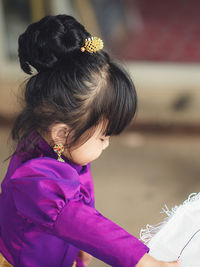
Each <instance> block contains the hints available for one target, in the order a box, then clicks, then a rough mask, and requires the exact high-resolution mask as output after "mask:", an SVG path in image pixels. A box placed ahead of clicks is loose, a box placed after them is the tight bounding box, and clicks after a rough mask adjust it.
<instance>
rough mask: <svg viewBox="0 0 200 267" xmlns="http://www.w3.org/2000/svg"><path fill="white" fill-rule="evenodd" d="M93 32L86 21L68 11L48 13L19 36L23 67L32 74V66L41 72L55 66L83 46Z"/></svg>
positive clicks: (19, 53)
mask: <svg viewBox="0 0 200 267" xmlns="http://www.w3.org/2000/svg"><path fill="white" fill-rule="evenodd" d="M88 37H90V34H89V33H88V32H87V31H86V30H85V28H84V27H83V25H81V24H80V23H79V22H78V21H76V20H75V19H74V18H73V17H71V16H67V15H58V16H46V17H44V18H43V19H41V20H40V21H38V22H35V23H32V24H30V25H29V26H28V28H27V29H26V31H25V32H24V33H23V34H22V35H20V36H19V40H18V41H19V50H18V55H19V60H20V65H21V68H22V69H23V71H24V72H26V73H27V74H31V73H32V72H31V66H32V67H34V68H35V69H36V70H37V71H38V72H40V71H44V70H47V69H50V68H52V67H54V66H55V65H56V64H57V63H58V62H59V60H61V59H63V58H64V57H67V56H69V55H71V54H72V53H73V52H74V51H80V48H81V46H82V44H83V42H84V40H85V39H86V38H88Z"/></svg>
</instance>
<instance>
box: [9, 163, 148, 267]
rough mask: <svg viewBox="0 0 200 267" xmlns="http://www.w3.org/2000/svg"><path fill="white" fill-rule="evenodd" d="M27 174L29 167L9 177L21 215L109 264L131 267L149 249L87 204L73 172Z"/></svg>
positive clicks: (86, 194)
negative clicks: (65, 175)
mask: <svg viewBox="0 0 200 267" xmlns="http://www.w3.org/2000/svg"><path fill="white" fill-rule="evenodd" d="M42 167H43V170H44V165H43V166H42ZM54 171H55V170H54ZM27 173H29V174H30V168H28V169H27V170H26V169H24V168H23V177H19V176H18V175H19V173H18V174H15V176H13V177H12V179H11V190H12V194H13V199H14V202H15V206H16V209H17V211H18V213H19V214H21V216H23V217H26V218H28V219H29V220H31V221H33V222H35V223H36V224H38V225H40V226H42V227H44V228H43V229H44V230H45V229H46V231H47V232H49V233H50V234H52V235H56V236H57V237H59V238H61V239H63V240H66V242H69V243H71V244H73V245H75V246H76V247H78V248H79V249H81V250H84V251H86V252H88V253H89V254H91V255H93V256H94V257H96V258H98V259H100V260H102V261H104V262H105V263H107V264H110V265H112V266H121V267H133V266H135V265H136V264H137V262H138V261H139V260H140V259H141V257H142V256H143V255H144V254H145V253H146V252H148V250H149V249H148V248H147V247H146V246H145V245H144V244H143V243H142V242H140V241H139V240H138V239H137V238H135V237H134V236H132V235H130V234H129V233H128V232H126V231H125V230H124V229H122V228H121V227H119V226H118V225H116V224H115V223H113V222H112V221H110V220H109V219H107V218H105V217H104V216H102V215H101V214H100V213H99V212H98V211H97V210H96V209H94V208H92V207H90V206H89V205H88V204H89V203H90V198H89V194H88V192H87V189H86V188H85V187H84V186H83V185H82V184H80V182H79V180H78V177H76V174H75V173H71V175H70V178H69V179H66V177H65V179H62V177H55V175H53V174H52V173H51V172H48V173H46V174H43V175H41V173H40V174H39V173H38V169H35V168H32V169H31V176H30V175H29V176H26V174H27ZM33 174H34V175H33ZM39 175H40V176H39ZM24 176H25V177H24ZM46 176H48V177H46Z"/></svg>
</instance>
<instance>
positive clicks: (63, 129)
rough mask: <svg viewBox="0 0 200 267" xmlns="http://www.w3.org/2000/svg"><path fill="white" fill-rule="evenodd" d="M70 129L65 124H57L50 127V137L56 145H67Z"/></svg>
mask: <svg viewBox="0 0 200 267" xmlns="http://www.w3.org/2000/svg"><path fill="white" fill-rule="evenodd" d="M68 132H69V127H68V126H67V125H66V124H64V123H56V124H53V125H52V126H51V127H50V136H51V139H52V140H53V141H54V143H55V144H60V143H61V144H65V141H66V137H67V135H68Z"/></svg>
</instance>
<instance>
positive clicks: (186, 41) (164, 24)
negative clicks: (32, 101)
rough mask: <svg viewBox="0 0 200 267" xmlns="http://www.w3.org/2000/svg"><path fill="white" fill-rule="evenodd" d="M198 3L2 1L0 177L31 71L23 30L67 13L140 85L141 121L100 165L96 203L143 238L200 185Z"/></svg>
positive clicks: (112, 146)
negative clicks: (21, 56) (23, 53)
mask: <svg viewBox="0 0 200 267" xmlns="http://www.w3.org/2000/svg"><path fill="white" fill-rule="evenodd" d="M199 11H200V1H198V0H190V1H188V0H168V1H159V0H90V1H89V0H0V87H1V88H0V127H1V131H0V146H1V150H0V167H1V173H0V178H1V180H2V179H3V178H4V176H5V173H6V169H7V166H8V163H9V162H8V161H6V162H4V159H5V158H6V157H8V155H9V154H10V153H11V152H12V142H11V140H10V139H9V134H10V130H11V127H12V124H13V121H14V120H15V118H16V115H17V114H18V113H19V111H20V105H19V103H18V99H19V96H20V92H21V89H20V84H21V83H22V82H23V81H24V80H25V79H27V78H28V77H27V75H25V74H24V73H23V72H22V71H21V70H20V67H19V63H18V58H17V49H18V47H17V39H18V36H19V34H21V33H22V32H23V31H24V30H25V29H26V27H27V25H28V24H30V23H31V22H34V21H37V20H38V19H40V18H41V17H43V16H45V15H50V14H52V15H57V14H63V13H66V14H70V15H73V16H75V17H76V18H77V19H78V20H79V21H81V22H82V23H83V24H84V25H85V26H86V28H87V29H88V31H89V32H91V34H92V35H94V36H99V37H101V38H102V39H103V40H104V43H105V49H106V50H108V51H109V52H110V53H111V55H112V56H113V58H114V59H115V60H117V61H119V62H122V64H124V65H125V66H126V68H127V70H128V71H129V73H130V74H131V75H132V78H133V80H134V82H135V85H136V88H137V93H138V100H139V107H138V112H137V117H136V119H135V120H134V121H133V123H131V125H130V127H129V128H128V129H127V130H126V131H125V132H124V133H123V134H122V135H120V136H117V137H113V138H112V139H111V143H110V147H109V148H108V149H107V150H106V151H105V152H104V153H103V155H102V156H101V157H100V158H99V159H98V160H97V161H95V162H94V163H93V164H92V173H93V177H94V185H95V192H96V208H97V209H98V210H99V211H100V212H101V213H102V214H103V215H104V216H106V217H108V218H110V219H112V220H113V221H115V222H116V223H117V224H119V225H120V226H122V227H123V228H125V229H126V230H127V231H129V232H130V233H131V234H133V235H135V236H137V237H139V232H140V229H141V228H144V227H145V225H146V224H147V223H149V224H154V223H157V222H159V221H160V220H162V219H163V217H164V215H163V214H161V213H160V211H161V209H162V207H163V206H164V205H165V204H167V205H168V207H169V208H171V207H172V206H173V205H175V204H177V205H178V204H180V203H181V202H182V201H183V200H184V199H185V198H187V196H188V194H190V193H192V192H198V191H200V157H199V151H200V112H199V106H200V91H199V87H200V64H199V63H200V16H199ZM116 253H117V252H116ZM124 253H126V252H124ZM90 266H95V267H100V266H107V265H106V264H104V263H103V262H100V261H98V260H94V261H93V262H92V263H91V264H90Z"/></svg>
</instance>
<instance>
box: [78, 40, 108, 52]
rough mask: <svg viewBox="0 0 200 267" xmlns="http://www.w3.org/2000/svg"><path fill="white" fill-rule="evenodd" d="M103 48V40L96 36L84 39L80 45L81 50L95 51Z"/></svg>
mask: <svg viewBox="0 0 200 267" xmlns="http://www.w3.org/2000/svg"><path fill="white" fill-rule="evenodd" d="M102 48H103V41H102V40H101V39H100V38H98V37H90V38H87V39H85V42H84V46H82V47H81V51H82V52H85V51H87V52H89V53H96V52H97V51H99V50H101V49H102Z"/></svg>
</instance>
